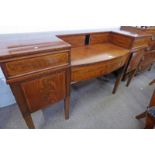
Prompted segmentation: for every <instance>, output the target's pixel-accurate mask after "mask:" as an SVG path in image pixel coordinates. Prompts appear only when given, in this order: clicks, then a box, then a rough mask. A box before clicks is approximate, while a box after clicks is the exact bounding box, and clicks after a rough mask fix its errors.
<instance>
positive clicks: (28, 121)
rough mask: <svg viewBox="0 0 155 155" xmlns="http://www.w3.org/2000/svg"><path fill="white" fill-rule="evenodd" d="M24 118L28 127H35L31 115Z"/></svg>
mask: <svg viewBox="0 0 155 155" xmlns="http://www.w3.org/2000/svg"><path fill="white" fill-rule="evenodd" d="M24 120H25V122H26V124H27V126H28V128H29V129H35V126H34V123H33V120H32V117H31V115H27V116H24Z"/></svg>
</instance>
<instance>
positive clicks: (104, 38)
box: [90, 32, 110, 44]
mask: <svg viewBox="0 0 155 155" xmlns="http://www.w3.org/2000/svg"><path fill="white" fill-rule="evenodd" d="M109 35H110V33H109V32H105V33H94V34H91V35H90V44H101V43H104V42H108V41H109Z"/></svg>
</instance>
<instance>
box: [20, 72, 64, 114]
mask: <svg viewBox="0 0 155 155" xmlns="http://www.w3.org/2000/svg"><path fill="white" fill-rule="evenodd" d="M21 88H22V90H23V94H24V97H25V99H26V103H27V106H28V108H29V111H30V112H35V111H37V110H39V109H41V108H44V107H46V106H48V105H51V104H54V103H56V102H58V101H60V100H62V99H64V98H65V96H66V71H59V72H56V73H54V74H50V75H44V77H39V78H35V79H33V80H27V81H26V82H23V83H21Z"/></svg>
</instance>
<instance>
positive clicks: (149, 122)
mask: <svg viewBox="0 0 155 155" xmlns="http://www.w3.org/2000/svg"><path fill="white" fill-rule="evenodd" d="M154 83H155V80H153V81H152V82H150V85H151V84H154ZM144 117H145V118H146V120H145V129H153V128H154V127H155V90H154V92H153V95H152V98H151V101H150V104H149V107H148V108H147V110H146V111H145V112H143V113H141V114H140V115H137V116H136V119H141V118H144Z"/></svg>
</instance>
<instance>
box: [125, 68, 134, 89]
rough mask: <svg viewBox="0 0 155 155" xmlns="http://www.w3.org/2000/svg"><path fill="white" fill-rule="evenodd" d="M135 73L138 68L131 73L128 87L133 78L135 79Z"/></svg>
mask: <svg viewBox="0 0 155 155" xmlns="http://www.w3.org/2000/svg"><path fill="white" fill-rule="evenodd" d="M135 74H136V70H134V71H132V73H131V74H130V76H129V78H128V81H127V84H126V86H127V87H128V86H129V84H130V83H131V80H132V79H133V77H134V75H135Z"/></svg>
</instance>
